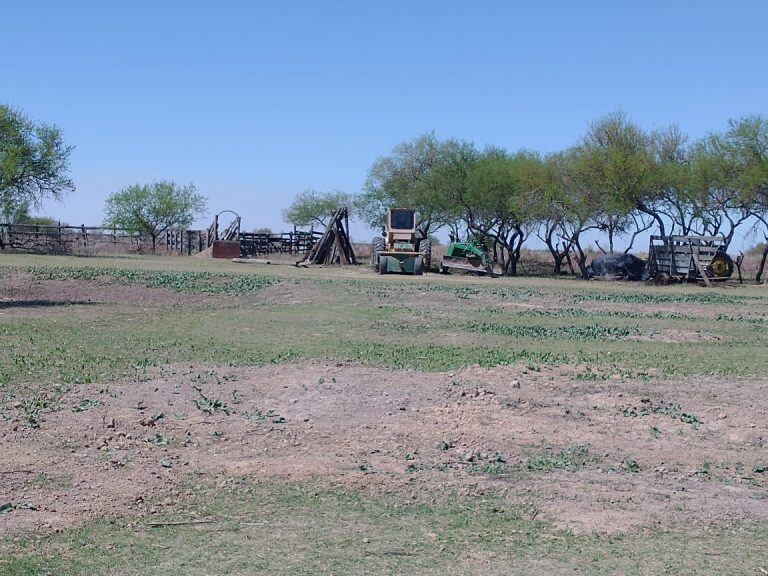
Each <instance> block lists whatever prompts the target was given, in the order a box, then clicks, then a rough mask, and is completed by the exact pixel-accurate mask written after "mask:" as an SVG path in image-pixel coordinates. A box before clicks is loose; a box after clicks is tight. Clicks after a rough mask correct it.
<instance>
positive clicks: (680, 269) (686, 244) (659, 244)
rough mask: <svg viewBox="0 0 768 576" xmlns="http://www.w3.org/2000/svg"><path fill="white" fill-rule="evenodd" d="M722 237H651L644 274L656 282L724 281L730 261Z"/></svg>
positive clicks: (729, 272) (730, 268) (728, 275)
mask: <svg viewBox="0 0 768 576" xmlns="http://www.w3.org/2000/svg"><path fill="white" fill-rule="evenodd" d="M726 248H727V245H726V243H725V238H723V237H722V236H651V242H650V246H649V248H648V274H649V277H650V278H651V279H653V280H655V281H656V282H657V283H659V284H667V283H669V282H703V283H704V284H706V285H707V286H711V285H712V282H718V281H720V282H722V281H725V280H728V279H729V278H730V277H731V275H732V274H733V260H732V259H731V257H730V256H728V254H727V253H726Z"/></svg>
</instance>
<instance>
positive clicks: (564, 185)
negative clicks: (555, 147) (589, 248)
mask: <svg viewBox="0 0 768 576" xmlns="http://www.w3.org/2000/svg"><path fill="white" fill-rule="evenodd" d="M592 160H593V158H592V157H591V155H589V154H587V155H585V154H584V150H583V149H581V148H579V147H576V148H571V149H569V150H566V151H565V152H558V153H555V154H552V155H550V156H549V157H548V158H547V161H546V164H547V175H548V182H547V185H546V186H545V187H544V188H543V189H542V190H541V192H540V193H539V194H536V195H535V196H534V197H533V198H532V199H531V202H532V203H534V204H535V208H534V209H535V213H536V215H537V219H538V220H539V221H540V222H541V223H542V226H541V228H542V229H543V233H542V231H540V232H539V238H541V239H542V240H543V241H544V243H545V244H546V245H547V248H548V249H549V251H550V253H551V254H552V258H553V259H554V265H555V267H554V274H556V275H557V274H560V270H561V266H562V263H563V259H565V258H566V257H568V254H569V253H570V251H571V250H572V249H574V250H576V253H577V263H578V266H579V271H580V272H581V275H582V277H583V278H584V279H587V278H589V273H588V271H587V254H586V251H585V247H584V246H583V244H582V235H583V234H584V233H585V232H587V231H589V230H594V229H600V228H601V225H600V223H599V217H600V215H601V214H603V212H604V207H603V201H604V199H605V196H604V194H602V193H601V192H600V191H599V190H596V189H595V188H594V187H593V186H592V183H593V177H594V174H593V172H592V169H593V167H594V166H593V164H592ZM561 242H562V249H560V243H561Z"/></svg>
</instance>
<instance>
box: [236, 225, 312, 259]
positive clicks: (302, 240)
mask: <svg viewBox="0 0 768 576" xmlns="http://www.w3.org/2000/svg"><path fill="white" fill-rule="evenodd" d="M320 236H322V233H321V232H316V231H314V230H310V231H309V232H304V231H301V230H296V229H294V230H293V231H292V232H281V233H279V234H262V233H257V232H240V257H242V258H248V257H251V256H259V255H261V254H275V253H285V254H300V253H305V252H309V250H310V249H311V248H312V246H313V245H314V244H315V242H317V239H318V238H319V237H320Z"/></svg>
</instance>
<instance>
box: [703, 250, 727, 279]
mask: <svg viewBox="0 0 768 576" xmlns="http://www.w3.org/2000/svg"><path fill="white" fill-rule="evenodd" d="M707 272H709V276H710V277H715V278H730V277H731V275H732V274H733V260H732V259H731V257H730V256H728V254H726V253H725V252H719V253H717V254H715V257H714V258H712V261H711V262H710V263H709V270H707Z"/></svg>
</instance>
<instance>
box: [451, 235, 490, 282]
mask: <svg viewBox="0 0 768 576" xmlns="http://www.w3.org/2000/svg"><path fill="white" fill-rule="evenodd" d="M493 264H494V263H493V261H492V260H491V259H490V257H489V256H488V254H487V253H486V252H485V250H483V248H482V247H481V246H480V244H479V243H478V242H477V241H476V240H475V239H474V238H473V239H471V240H469V241H468V242H451V243H450V244H448V247H447V248H446V249H445V256H444V257H443V262H442V264H441V265H440V272H442V273H443V274H449V273H450V271H451V270H464V271H465V272H469V273H472V274H477V275H479V276H486V275H487V276H494V271H493Z"/></svg>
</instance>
